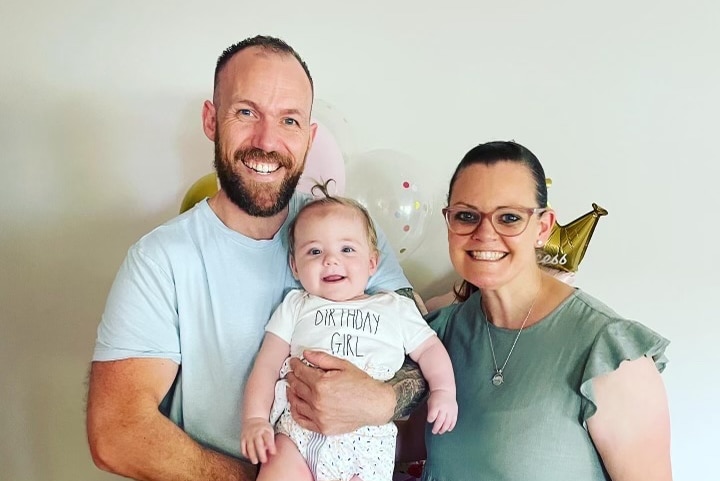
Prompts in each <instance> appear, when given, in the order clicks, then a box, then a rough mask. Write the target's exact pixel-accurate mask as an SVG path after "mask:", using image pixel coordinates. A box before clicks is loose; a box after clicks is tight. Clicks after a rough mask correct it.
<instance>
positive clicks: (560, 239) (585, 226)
mask: <svg viewBox="0 0 720 481" xmlns="http://www.w3.org/2000/svg"><path fill="white" fill-rule="evenodd" d="M592 208H593V210H592V211H590V212H588V213H587V214H585V215H583V216H581V217H578V218H577V219H575V220H574V221H572V222H570V223H569V224H567V225H560V224H558V223H557V222H556V223H555V225H554V226H553V228H552V230H551V231H550V237H549V238H548V241H547V243H546V244H545V246H544V247H543V248H541V249H538V262H539V263H540V265H541V266H543V267H548V268H553V269H558V270H561V271H565V272H576V271H577V269H578V266H579V265H580V262H581V261H582V259H583V257H584V256H585V251H586V250H587V247H588V244H589V243H590V238H591V237H592V235H593V232H594V231H595V226H596V225H597V223H598V220H599V219H600V217H602V216H604V215H607V213H608V212H607V211H606V210H605V209H603V208H602V207H600V206H598V205H597V204H595V203H593V204H592Z"/></svg>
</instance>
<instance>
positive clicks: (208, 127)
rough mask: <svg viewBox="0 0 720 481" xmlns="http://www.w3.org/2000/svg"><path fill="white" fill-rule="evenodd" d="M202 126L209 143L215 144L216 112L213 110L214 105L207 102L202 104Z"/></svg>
mask: <svg viewBox="0 0 720 481" xmlns="http://www.w3.org/2000/svg"><path fill="white" fill-rule="evenodd" d="M202 126H203V132H205V136H206V137H207V138H208V139H210V141H212V142H215V140H216V138H217V137H216V136H217V112H216V110H215V104H213V103H212V102H211V101H209V100H206V101H205V103H203V108H202Z"/></svg>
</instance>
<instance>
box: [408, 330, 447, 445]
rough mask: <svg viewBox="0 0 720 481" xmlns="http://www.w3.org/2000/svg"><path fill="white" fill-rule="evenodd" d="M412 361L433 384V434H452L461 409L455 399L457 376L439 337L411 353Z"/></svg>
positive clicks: (430, 409)
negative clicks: (447, 432) (450, 432)
mask: <svg viewBox="0 0 720 481" xmlns="http://www.w3.org/2000/svg"><path fill="white" fill-rule="evenodd" d="M410 358H412V360H413V361H415V362H417V363H418V364H419V365H420V370H421V371H422V373H423V376H424V377H425V379H426V380H427V382H428V384H429V385H430V397H429V398H428V403H427V404H428V416H427V421H428V422H429V423H433V430H432V432H433V434H442V433H444V432H446V431H452V429H453V428H454V427H455V422H456V421H457V414H458V407H457V401H456V400H455V374H454V373H453V368H452V363H451V362H450V356H449V355H448V353H447V351H446V350H445V346H443V345H442V342H440V339H438V337H437V336H431V337H430V338H429V339H427V340H426V341H425V342H423V343H422V344H420V346H418V347H417V348H416V349H415V350H414V351H412V352H411V353H410Z"/></svg>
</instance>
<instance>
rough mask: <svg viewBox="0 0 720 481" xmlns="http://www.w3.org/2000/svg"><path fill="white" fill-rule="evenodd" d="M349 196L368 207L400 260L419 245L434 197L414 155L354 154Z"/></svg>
mask: <svg viewBox="0 0 720 481" xmlns="http://www.w3.org/2000/svg"><path fill="white" fill-rule="evenodd" d="M345 195H346V196H348V197H351V198H354V199H356V200H357V201H358V202H360V203H361V204H363V205H364V206H365V207H366V208H367V209H368V211H369V212H370V214H371V215H372V217H373V219H375V222H377V223H378V224H379V225H380V228H381V229H382V230H383V231H384V232H385V235H386V236H387V239H388V241H389V242H390V245H391V246H392V248H393V250H394V251H395V254H396V255H397V258H398V260H400V261H402V260H404V259H406V258H407V257H408V256H409V255H410V254H412V252H413V251H415V249H417V248H418V246H419V245H420V243H421V242H422V240H423V238H424V234H425V226H426V225H427V222H428V219H429V218H430V215H431V213H432V212H431V210H432V204H433V199H432V195H431V194H430V191H429V190H428V189H426V188H424V186H422V185H420V183H419V182H418V181H417V162H416V161H415V160H414V159H413V158H412V157H410V156H408V155H406V154H403V153H400V152H396V151H394V150H388V149H379V150H373V151H370V152H365V153H362V154H358V155H356V156H353V157H352V158H351V160H350V162H349V163H348V165H347V167H346V192H345Z"/></svg>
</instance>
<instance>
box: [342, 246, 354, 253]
mask: <svg viewBox="0 0 720 481" xmlns="http://www.w3.org/2000/svg"><path fill="white" fill-rule="evenodd" d="M342 252H343V253H345V254H347V253H348V252H355V249H353V248H352V247H350V246H345V247H343V248H342Z"/></svg>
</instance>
